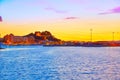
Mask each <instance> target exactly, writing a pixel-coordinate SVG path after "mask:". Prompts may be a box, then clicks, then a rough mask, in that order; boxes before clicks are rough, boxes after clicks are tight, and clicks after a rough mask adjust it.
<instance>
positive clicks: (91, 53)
mask: <svg viewBox="0 0 120 80" xmlns="http://www.w3.org/2000/svg"><path fill="white" fill-rule="evenodd" d="M0 80H120V47H69V46H68V47H49V46H48V47H47V46H46V47H43V46H11V47H8V48H6V49H1V50H0Z"/></svg>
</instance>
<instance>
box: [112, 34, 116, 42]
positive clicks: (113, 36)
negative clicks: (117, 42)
mask: <svg viewBox="0 0 120 80" xmlns="http://www.w3.org/2000/svg"><path fill="white" fill-rule="evenodd" d="M112 38H113V41H114V38H115V32H112Z"/></svg>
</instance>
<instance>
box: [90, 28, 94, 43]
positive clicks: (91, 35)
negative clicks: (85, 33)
mask: <svg viewBox="0 0 120 80" xmlns="http://www.w3.org/2000/svg"><path fill="white" fill-rule="evenodd" d="M90 41H91V42H92V41H93V29H90Z"/></svg>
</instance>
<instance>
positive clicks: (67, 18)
mask: <svg viewBox="0 0 120 80" xmlns="http://www.w3.org/2000/svg"><path fill="white" fill-rule="evenodd" d="M65 19H66V20H73V19H78V18H77V17H66V18H65Z"/></svg>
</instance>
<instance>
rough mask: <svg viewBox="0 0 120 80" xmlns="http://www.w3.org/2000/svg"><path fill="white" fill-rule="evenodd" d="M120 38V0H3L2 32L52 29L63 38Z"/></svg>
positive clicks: (21, 32) (1, 1) (17, 32)
mask: <svg viewBox="0 0 120 80" xmlns="http://www.w3.org/2000/svg"><path fill="white" fill-rule="evenodd" d="M90 29H93V40H94V41H95V40H112V36H113V35H112V33H113V32H115V39H116V40H120V0H0V34H1V35H2V36H4V35H5V34H9V33H13V34H15V35H25V34H28V33H31V32H34V31H45V30H48V31H50V32H51V33H52V34H53V35H54V36H56V37H57V38H60V39H63V40H77V41H89V40H90Z"/></svg>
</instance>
